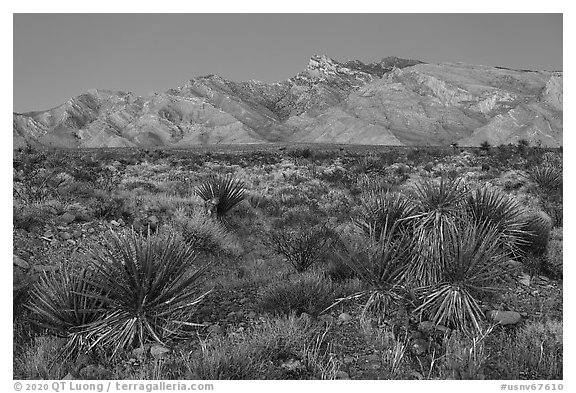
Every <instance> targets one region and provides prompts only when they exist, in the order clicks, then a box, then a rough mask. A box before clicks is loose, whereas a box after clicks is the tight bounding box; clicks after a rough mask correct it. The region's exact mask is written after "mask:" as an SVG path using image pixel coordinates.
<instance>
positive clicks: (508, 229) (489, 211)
mask: <svg viewBox="0 0 576 393" xmlns="http://www.w3.org/2000/svg"><path fill="white" fill-rule="evenodd" d="M466 212H467V213H468V215H469V216H470V217H471V219H472V221H473V222H474V223H475V224H476V225H479V224H482V223H483V222H486V223H488V224H490V225H492V226H493V227H494V228H495V229H497V231H498V232H499V233H500V234H501V235H502V237H501V240H502V241H503V242H504V244H505V246H506V248H507V249H508V250H510V251H512V252H518V245H519V243H521V242H522V240H523V239H524V237H525V235H526V233H525V230H524V223H523V220H522V214H523V211H522V208H521V206H520V204H519V203H518V202H517V201H516V200H515V199H512V198H511V197H509V196H508V195H506V194H505V193H503V192H501V191H499V190H498V189H496V188H493V187H486V186H485V187H482V188H478V189H476V190H474V191H472V192H471V193H470V194H469V195H468V196H467V198H466Z"/></svg>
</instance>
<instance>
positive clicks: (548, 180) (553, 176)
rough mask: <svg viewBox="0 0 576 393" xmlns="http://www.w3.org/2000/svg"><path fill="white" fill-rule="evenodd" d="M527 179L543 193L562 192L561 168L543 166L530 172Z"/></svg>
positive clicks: (548, 165)
mask: <svg viewBox="0 0 576 393" xmlns="http://www.w3.org/2000/svg"><path fill="white" fill-rule="evenodd" d="M528 177H529V178H530V179H531V180H532V181H534V182H535V183H536V184H538V186H539V187H540V188H541V189H542V190H543V191H545V192H548V193H553V192H558V191H560V192H561V191H562V168H559V167H556V166H553V165H550V164H545V165H538V166H536V167H534V168H532V169H531V170H530V172H529V173H528Z"/></svg>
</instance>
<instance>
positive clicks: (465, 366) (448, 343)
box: [440, 329, 491, 380]
mask: <svg viewBox="0 0 576 393" xmlns="http://www.w3.org/2000/svg"><path fill="white" fill-rule="evenodd" d="M490 333H491V329H488V330H487V331H482V332H478V333H477V334H474V335H469V334H465V333H463V332H460V331H453V332H452V333H451V334H450V336H449V337H448V338H447V340H445V342H444V349H445V353H444V355H443V356H442V360H441V363H440V374H441V375H442V377H443V378H444V379H456V380H463V379H466V380H469V379H476V380H483V379H485V378H486V375H485V370H486V365H487V363H488V360H489V355H488V350H487V348H486V344H485V339H486V337H487V335H488V334H490Z"/></svg>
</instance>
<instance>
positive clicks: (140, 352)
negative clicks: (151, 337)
mask: <svg viewBox="0 0 576 393" xmlns="http://www.w3.org/2000/svg"><path fill="white" fill-rule="evenodd" d="M132 355H134V356H135V357H136V359H138V360H142V359H144V357H146V349H145V348H143V347H140V348H135V349H133V350H132Z"/></svg>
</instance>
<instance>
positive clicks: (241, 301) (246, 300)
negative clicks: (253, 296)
mask: <svg viewBox="0 0 576 393" xmlns="http://www.w3.org/2000/svg"><path fill="white" fill-rule="evenodd" d="M249 301H250V299H248V298H247V297H243V298H242V299H240V300H239V301H238V302H239V303H240V304H244V303H247V302H249Z"/></svg>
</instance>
